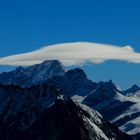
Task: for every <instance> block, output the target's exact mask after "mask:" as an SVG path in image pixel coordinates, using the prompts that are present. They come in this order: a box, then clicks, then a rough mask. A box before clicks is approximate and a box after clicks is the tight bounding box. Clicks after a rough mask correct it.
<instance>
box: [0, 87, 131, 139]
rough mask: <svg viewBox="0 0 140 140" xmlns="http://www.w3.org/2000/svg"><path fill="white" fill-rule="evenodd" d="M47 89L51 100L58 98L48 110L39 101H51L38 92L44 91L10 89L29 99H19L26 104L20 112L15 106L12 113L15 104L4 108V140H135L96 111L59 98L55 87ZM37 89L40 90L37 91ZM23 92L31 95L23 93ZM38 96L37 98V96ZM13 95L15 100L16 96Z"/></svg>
mask: <svg viewBox="0 0 140 140" xmlns="http://www.w3.org/2000/svg"><path fill="white" fill-rule="evenodd" d="M45 86H46V88H45V87H44V88H45V92H44V94H45V95H50V94H52V97H54V96H57V98H58V99H56V101H55V103H54V104H52V105H49V106H48V107H44V106H42V105H41V103H40V102H39V101H40V98H44V100H46V101H47V100H48V99H46V96H45V95H43V94H41V93H42V92H39V91H42V90H43V89H44V88H43V89H42V87H32V88H29V89H21V88H18V87H16V86H13V87H10V89H11V91H12V90H14V91H20V90H23V93H22V92H21V93H20V92H19V93H18V94H20V95H21V94H23V95H21V96H27V98H26V100H24V101H22V100H19V102H21V101H22V102H24V106H22V107H21V108H20V110H16V109H17V108H16V105H15V107H12V109H13V110H12V111H13V113H12V112H10V110H9V109H10V108H9V107H10V106H11V105H12V104H14V101H10V102H9V103H8V104H7V106H6V107H5V108H4V109H3V112H2V114H1V115H0V139H1V140H15V139H20V140H30V139H31V140H109V139H115V140H124V139H127V140H132V138H131V137H130V136H128V135H126V134H124V133H123V132H121V131H120V130H119V129H118V128H116V127H115V126H114V125H112V124H110V123H108V122H106V121H105V120H104V119H103V118H102V117H101V115H100V114H99V113H97V112H96V111H93V110H91V109H89V108H88V107H86V106H80V105H79V104H77V103H74V102H73V101H72V100H71V99H70V98H68V99H67V100H63V99H61V98H60V97H59V95H60V92H59V91H57V90H55V89H54V87H49V86H47V85H45ZM34 88H35V89H34ZM38 88H39V89H40V90H38V91H36V90H37V89H38ZM24 90H26V91H27V92H28V93H27V94H26V93H24ZM50 91H51V92H50ZM32 93H33V94H32ZM30 94H32V95H31V96H30ZM37 94H38V97H35V96H37ZM12 96H13V98H14V96H15V95H14V93H13V94H12ZM33 101H34V102H33ZM8 106H9V107H8Z"/></svg>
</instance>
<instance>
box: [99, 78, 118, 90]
mask: <svg viewBox="0 0 140 140" xmlns="http://www.w3.org/2000/svg"><path fill="white" fill-rule="evenodd" d="M98 87H108V88H111V89H115V90H117V86H116V85H115V84H114V82H113V81H112V80H109V81H107V82H104V81H100V82H99V83H98Z"/></svg>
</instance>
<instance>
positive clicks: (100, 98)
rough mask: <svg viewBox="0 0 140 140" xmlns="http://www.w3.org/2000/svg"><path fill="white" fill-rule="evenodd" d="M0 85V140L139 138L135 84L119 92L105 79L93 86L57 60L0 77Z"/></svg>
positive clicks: (139, 99) (139, 112)
mask: <svg viewBox="0 0 140 140" xmlns="http://www.w3.org/2000/svg"><path fill="white" fill-rule="evenodd" d="M0 83H1V84H0V139H1V140H15V139H21V140H22V139H23V140H25V139H26V140H29V139H34V140H70V139H71V140H72V139H73V140H126V139H127V140H131V139H134V138H135V139H139V138H140V136H139V135H140V133H139V129H140V127H139V126H140V119H139V116H140V88H139V87H138V86H137V85H134V86H132V87H131V88H130V89H128V90H126V91H121V90H119V89H118V88H117V87H116V85H115V84H114V83H113V82H112V81H111V80H110V81H108V82H99V83H95V82H93V81H91V80H89V79H88V78H87V76H86V74H85V72H84V71H83V70H82V69H79V68H76V69H72V70H68V71H67V70H66V69H65V67H64V66H63V64H62V63H61V62H60V61H58V60H46V61H44V62H42V63H41V64H36V65H33V66H29V67H26V68H24V67H21V66H20V67H18V68H16V69H15V70H13V71H10V72H4V73H1V74H0ZM87 106H89V107H90V108H89V107H87ZM120 108H121V110H120ZM95 110H97V111H99V112H100V113H98V112H97V111H95ZM100 114H101V115H100ZM102 116H103V117H102ZM106 120H107V121H106ZM118 127H119V129H120V130H119V129H118ZM122 131H123V132H122ZM125 133H127V134H125ZM130 135H131V136H130Z"/></svg>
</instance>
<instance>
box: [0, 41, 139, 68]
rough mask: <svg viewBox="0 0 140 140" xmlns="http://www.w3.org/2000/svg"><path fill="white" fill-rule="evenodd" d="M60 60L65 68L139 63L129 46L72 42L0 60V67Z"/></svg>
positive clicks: (137, 55)
mask: <svg viewBox="0 0 140 140" xmlns="http://www.w3.org/2000/svg"><path fill="white" fill-rule="evenodd" d="M55 59H58V60H60V61H61V62H62V63H63V64H64V65H65V66H71V65H81V64H83V63H86V62H90V63H95V64H99V63H103V62H105V61H108V60H116V61H125V62H130V63H140V53H137V52H135V51H134V49H133V48H132V47H131V46H125V47H119V46H113V45H105V44H98V43H89V42H72V43H62V44H56V45H50V46H45V47H42V48H40V49H38V50H35V51H32V52H28V53H23V54H16V55H11V56H6V57H3V58H0V64H2V65H23V66H28V65H32V64H36V63H40V62H42V61H44V60H55Z"/></svg>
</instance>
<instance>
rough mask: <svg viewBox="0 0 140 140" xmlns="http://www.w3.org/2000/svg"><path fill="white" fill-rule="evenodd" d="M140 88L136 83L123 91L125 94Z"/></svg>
mask: <svg viewBox="0 0 140 140" xmlns="http://www.w3.org/2000/svg"><path fill="white" fill-rule="evenodd" d="M139 90H140V87H139V86H138V85H136V84H134V85H132V86H131V87H130V88H129V89H127V90H125V91H123V94H125V95H126V94H128V93H134V92H137V91H139Z"/></svg>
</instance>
